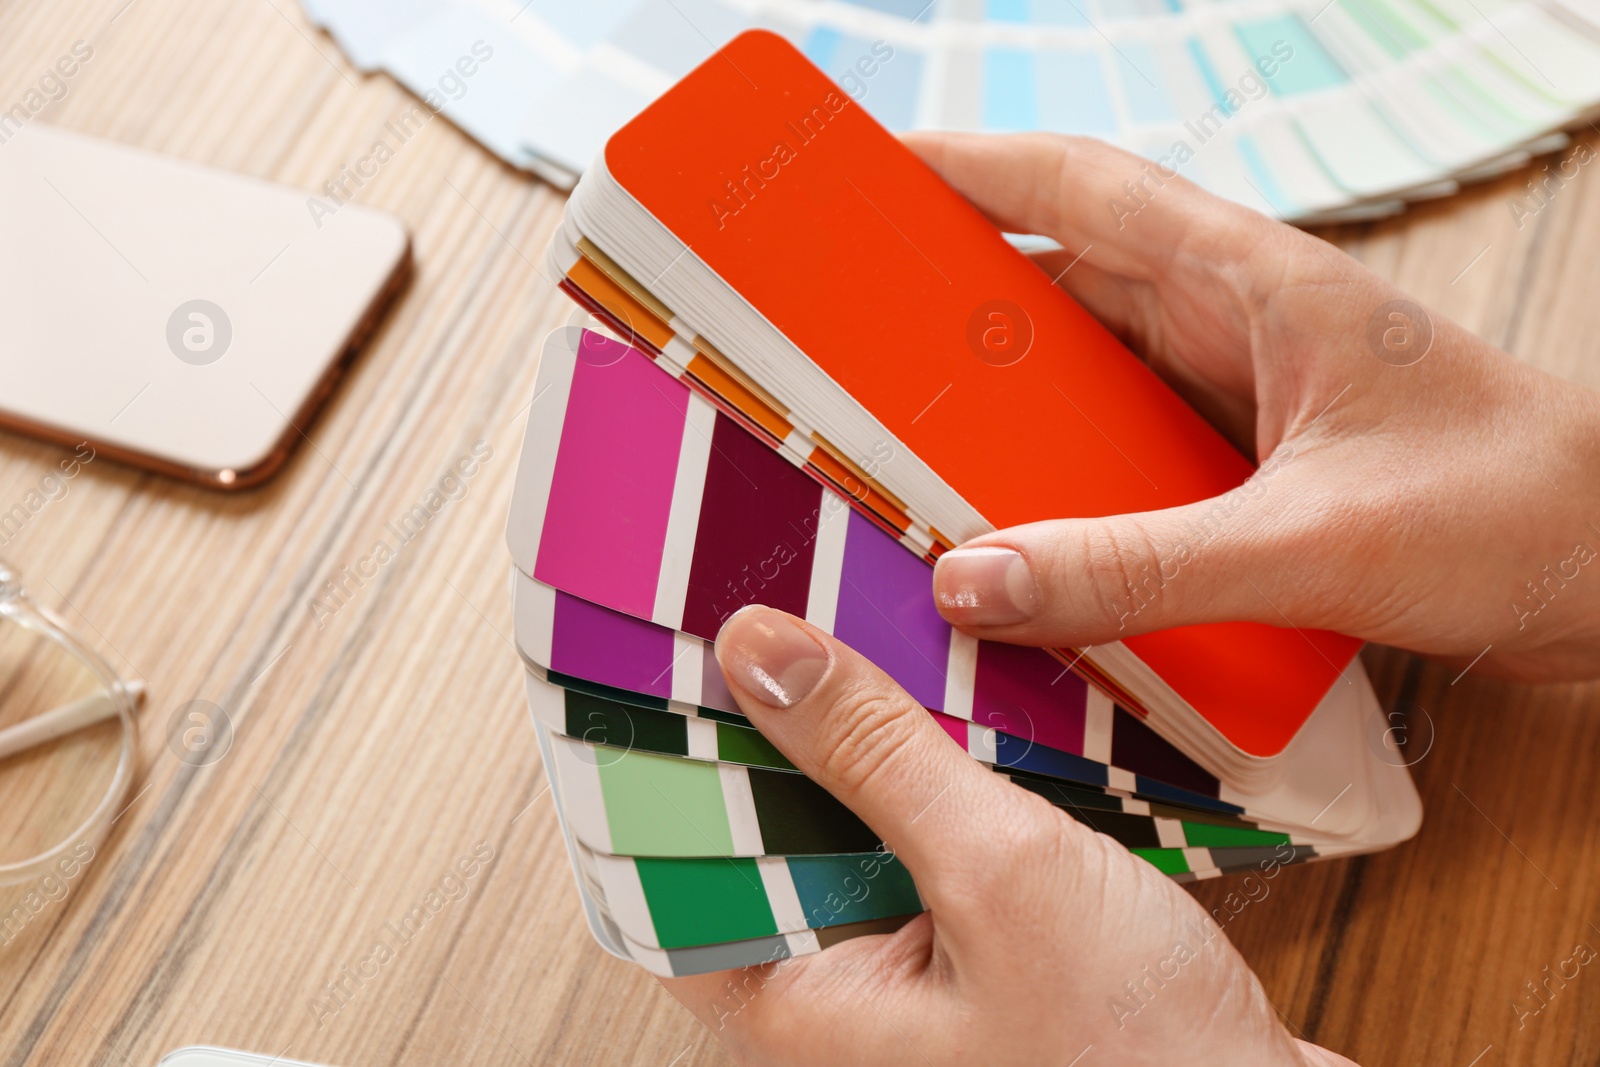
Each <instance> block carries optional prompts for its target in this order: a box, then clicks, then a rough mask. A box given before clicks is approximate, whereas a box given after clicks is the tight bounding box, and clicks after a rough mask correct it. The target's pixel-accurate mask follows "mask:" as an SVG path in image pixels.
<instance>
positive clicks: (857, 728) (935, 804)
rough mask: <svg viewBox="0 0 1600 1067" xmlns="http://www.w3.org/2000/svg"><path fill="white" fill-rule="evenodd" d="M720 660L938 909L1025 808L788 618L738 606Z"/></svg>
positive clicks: (755, 709)
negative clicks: (949, 890) (965, 871)
mask: <svg viewBox="0 0 1600 1067" xmlns="http://www.w3.org/2000/svg"><path fill="white" fill-rule="evenodd" d="M716 652H717V659H718V661H719V662H720V663H721V664H722V671H723V674H724V675H726V677H727V680H728V685H729V688H730V689H731V690H732V692H733V694H734V696H735V698H736V699H737V700H738V702H739V706H740V707H741V708H742V709H743V710H744V712H745V714H746V715H748V716H749V717H750V721H751V722H752V723H754V724H755V726H756V727H757V728H759V729H760V730H761V732H762V733H763V734H765V735H766V736H767V737H768V738H770V739H771V740H772V742H773V744H775V745H777V746H778V748H779V749H780V750H782V751H783V753H784V755H786V756H788V757H789V759H790V760H791V761H792V762H793V763H794V764H795V766H796V767H798V768H799V769H800V770H801V771H804V772H805V773H806V774H807V775H809V776H810V777H811V778H813V779H814V780H816V781H817V782H818V783H820V784H821V785H822V786H823V787H824V788H825V789H827V790H828V791H829V792H830V793H832V794H833V795H834V796H836V797H838V798H839V799H840V800H841V801H843V802H844V803H845V804H846V805H847V806H848V807H849V808H850V809H851V810H853V811H854V812H855V813H856V814H857V815H859V816H860V817H861V818H862V820H863V821H864V822H866V824H867V825H868V826H870V827H871V828H872V829H873V830H874V831H875V832H876V833H878V834H879V835H881V836H882V838H883V840H884V841H885V842H886V843H887V844H888V846H889V847H890V848H891V849H893V851H894V852H895V854H896V855H897V856H898V857H899V858H900V860H901V861H902V862H903V863H904V864H905V866H906V869H907V870H908V871H910V872H911V875H912V877H913V878H915V879H916V883H917V887H918V889H919V890H921V891H922V894H923V900H924V902H925V903H927V904H928V905H929V906H930V907H932V908H934V909H935V910H936V911H937V910H938V908H939V905H940V904H941V903H948V902H949V899H948V898H946V899H944V900H941V894H942V893H943V888H942V887H944V886H945V885H947V884H949V885H954V884H955V883H956V882H958V881H959V882H965V881H966V879H965V878H963V877H961V871H960V870H958V868H966V867H971V866H974V865H982V864H983V862H984V860H983V857H985V856H987V855H989V854H990V853H991V851H992V849H993V847H994V843H995V842H996V841H997V840H998V839H999V838H1000V837H1001V836H1002V835H1003V833H1004V829H1000V830H999V831H998V832H997V828H1004V827H1006V826H1007V825H1008V822H1009V823H1015V822H1016V821H1018V820H1017V818H1011V819H1009V820H1008V818H1007V817H1008V816H1015V815H1016V813H1017V810H1018V808H1019V806H1020V807H1024V808H1025V807H1027V803H1026V802H1027V799H1028V794H1025V793H1023V792H1022V791H1020V790H1014V789H1011V788H1009V787H1008V786H1007V785H1006V783H1005V782H1004V781H1002V780H1001V779H1000V778H999V777H997V776H996V775H994V774H993V773H991V772H990V771H988V770H986V769H985V768H983V767H982V766H981V765H980V764H979V763H977V762H976V761H975V760H973V759H972V758H971V757H970V756H968V755H967V753H966V752H965V751H963V750H962V749H961V748H959V747H957V745H956V744H955V743H954V742H953V741H952V740H951V739H950V737H949V736H948V735H947V734H946V733H945V732H944V731H943V730H942V729H941V728H940V727H939V726H938V725H937V724H936V723H935V722H934V720H933V718H932V717H931V716H929V715H928V713H927V711H926V710H925V709H924V708H923V707H922V706H921V705H919V704H918V703H917V702H916V701H914V700H913V699H911V697H910V696H909V695H908V694H907V693H906V692H905V690H903V689H901V688H900V687H899V686H898V685H896V684H895V683H894V682H893V681H892V680H891V679H890V678H889V677H888V676H887V675H885V674H884V673H883V672H882V671H880V670H878V668H876V667H874V666H873V665H872V664H871V663H869V662H867V660H866V659H865V658H864V657H862V656H861V655H859V654H858V653H856V652H855V651H853V650H852V649H850V648H849V647H848V646H846V645H845V644H844V643H843V642H840V641H837V640H835V639H834V638H832V637H830V636H829V635H827V634H825V633H823V632H822V631H821V630H818V629H817V628H816V627H814V626H811V625H809V624H808V623H805V622H803V621H801V620H799V619H796V618H795V617H794V616H792V615H788V614H786V613H784V612H781V611H778V610H776V609H773V608H767V607H762V606H756V605H752V606H750V607H746V608H744V609H742V610H741V611H739V612H737V613H736V614H735V615H734V616H733V617H732V618H730V619H729V620H728V621H727V623H725V624H724V625H723V627H722V632H721V633H719V634H718V635H717V643H716Z"/></svg>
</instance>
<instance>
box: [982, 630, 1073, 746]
mask: <svg viewBox="0 0 1600 1067" xmlns="http://www.w3.org/2000/svg"><path fill="white" fill-rule="evenodd" d="M973 690H974V692H973V697H972V721H973V722H975V723H977V724H979V725H980V726H988V727H991V728H993V729H996V730H999V731H1001V732H1002V733H1008V734H1014V735H1016V736H1017V737H1031V738H1032V739H1033V740H1035V741H1037V742H1038V743H1039V744H1041V745H1045V746H1047V747H1049V748H1059V749H1061V750H1062V751H1064V752H1071V753H1073V754H1074V755H1079V756H1081V755H1083V724H1084V714H1085V707H1086V705H1087V702H1088V684H1087V683H1086V682H1085V681H1084V680H1083V679H1082V678H1079V677H1078V676H1077V675H1076V674H1072V673H1071V672H1069V671H1068V670H1067V669H1066V667H1064V666H1063V665H1062V664H1061V663H1059V662H1057V661H1056V659H1055V658H1054V657H1053V656H1051V655H1050V654H1049V653H1048V652H1046V651H1044V650H1043V649H1039V648H1027V647H1024V646H1022V645H1003V644H999V643H997V642H994V641H980V642H978V670H977V678H976V679H975V684H974V685H973ZM1030 727H1031V729H1030Z"/></svg>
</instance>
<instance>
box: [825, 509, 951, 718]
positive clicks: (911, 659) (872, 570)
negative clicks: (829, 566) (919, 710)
mask: <svg viewBox="0 0 1600 1067" xmlns="http://www.w3.org/2000/svg"><path fill="white" fill-rule="evenodd" d="M849 521H850V525H849V526H848V527H847V528H846V530H845V541H844V568H843V570H844V574H843V578H842V579H841V580H840V582H839V606H838V609H837V611H836V613H835V615H834V624H833V634H834V636H835V637H837V638H838V639H839V640H841V641H843V642H844V643H845V644H847V645H849V646H850V647H851V648H853V649H855V650H856V651H857V652H859V653H861V654H862V655H863V656H866V657H867V658H868V659H870V660H871V661H872V662H874V663H876V664H877V665H878V666H879V667H881V668H882V669H883V670H884V671H885V672H886V673H887V674H889V675H890V676H891V677H893V678H894V680H895V681H897V682H899V683H900V684H901V686H903V687H904V688H905V690H906V692H908V693H910V694H911V696H912V698H913V699H914V700H916V701H917V702H918V703H920V704H922V706H923V707H927V708H943V707H944V682H945V670H946V668H947V667H948V664H949V659H950V624H949V623H947V622H945V621H944V619H942V618H940V616H939V612H938V610H937V609H935V608H934V606H933V568H932V567H931V566H929V565H928V564H927V563H926V562H924V561H923V560H922V559H920V558H919V557H918V556H917V555H916V554H915V553H912V552H909V551H907V550H906V548H905V546H904V545H902V544H900V543H899V542H898V541H896V540H895V539H894V538H893V537H890V536H889V535H888V534H886V533H884V532H883V531H882V530H880V529H879V528H878V527H876V526H874V525H873V524H872V522H871V521H870V520H868V519H865V518H863V517H862V516H861V515H860V514H859V513H858V512H856V511H854V510H852V511H851V512H850V516H849Z"/></svg>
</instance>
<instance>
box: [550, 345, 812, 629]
mask: <svg viewBox="0 0 1600 1067" xmlns="http://www.w3.org/2000/svg"><path fill="white" fill-rule="evenodd" d="M616 344H617V342H615V341H606V340H605V339H604V338H601V337H599V336H598V335H597V334H592V333H587V332H586V333H585V334H584V335H583V343H582V346H581V350H580V352H579V358H578V361H577V365H576V368H575V370H574V372H573V375H572V393H571V396H570V397H569V399H568V401H567V414H566V423H565V425H563V426H562V429H561V446H560V448H559V449H558V450H557V452H556V466H555V473H554V476H553V478H552V481H551V486H550V502H549V506H548V508H547V509H546V511H545V520H544V531H543V533H542V534H541V536H540V539H539V556H538V558H537V560H535V562H534V568H533V576H534V577H535V578H537V579H539V580H540V581H542V582H547V583H549V584H550V585H553V586H555V587H556V588H558V589H564V590H566V591H567V592H569V593H574V594H576V595H578V596H581V597H583V598H584V599H585V600H592V601H594V602H595V603H597V604H603V605H605V606H606V607H611V608H616V609H617V610H619V611H626V612H628V613H629V614H632V615H639V616H642V617H644V618H649V617H650V614H651V612H652V610H653V609H654V607H655V596H656V577H657V575H658V573H659V572H660V569H661V552H662V544H663V542H664V541H665V539H666V531H667V516H668V513H669V512H670V510H671V507H672V485H673V481H674V479H675V477H676V474H677V470H678V450H679V445H680V442H681V441H682V439H683V434H684V432H685V431H684V417H685V413H686V411H687V408H688V402H689V390H688V387H687V386H685V385H683V384H682V383H681V382H677V381H674V380H673V379H672V378H670V377H668V376H667V375H665V374H663V373H661V371H660V369H658V368H657V367H655V366H654V365H652V364H651V362H650V360H649V359H648V358H646V357H645V356H644V355H642V354H641V353H639V352H637V351H631V350H630V351H629V352H627V353H626V354H625V355H623V356H622V358H621V359H615V352H613V351H610V350H609V349H610V347H612V346H615V345H616ZM599 348H605V349H607V350H606V351H596V349H599ZM606 360H614V362H610V363H607V362H606ZM529 417H530V418H535V419H536V418H539V417H540V411H539V408H538V406H537V405H535V407H534V408H533V410H532V412H531V414H530V416H529ZM797 473H798V472H797Z"/></svg>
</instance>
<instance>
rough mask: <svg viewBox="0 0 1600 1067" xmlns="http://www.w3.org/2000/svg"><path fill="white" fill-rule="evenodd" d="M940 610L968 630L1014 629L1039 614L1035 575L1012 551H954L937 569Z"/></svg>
mask: <svg viewBox="0 0 1600 1067" xmlns="http://www.w3.org/2000/svg"><path fill="white" fill-rule="evenodd" d="M933 596H934V600H935V601H936V602H937V603H938V605H939V611H940V612H941V613H942V614H943V615H944V616H945V618H947V619H949V620H950V621H951V622H954V623H957V624H960V625H963V626H1009V625H1011V624H1012V623H1018V622H1027V621H1028V620H1029V619H1031V618H1033V616H1034V614H1035V613H1036V612H1037V611H1038V610H1039V591H1038V589H1037V587H1035V585H1034V583H1033V571H1032V570H1030V569H1029V568H1028V561H1027V559H1025V558H1024V557H1023V555H1022V553H1021V552H1018V551H1016V550H1015V549H1010V548H999V547H993V548H991V547H987V546H984V547H979V548H953V549H951V550H950V551H948V552H946V553H945V554H944V555H942V556H940V557H939V562H938V563H937V564H935V566H934V568H933Z"/></svg>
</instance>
